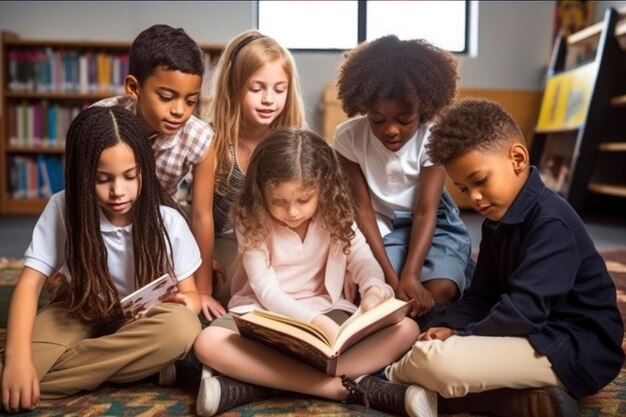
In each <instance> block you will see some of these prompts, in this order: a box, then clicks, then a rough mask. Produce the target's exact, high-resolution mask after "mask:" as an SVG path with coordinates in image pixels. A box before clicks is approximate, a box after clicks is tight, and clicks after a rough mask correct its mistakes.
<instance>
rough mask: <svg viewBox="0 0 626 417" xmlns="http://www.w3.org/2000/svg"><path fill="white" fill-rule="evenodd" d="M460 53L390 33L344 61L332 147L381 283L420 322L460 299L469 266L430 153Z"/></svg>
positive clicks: (461, 230)
mask: <svg viewBox="0 0 626 417" xmlns="http://www.w3.org/2000/svg"><path fill="white" fill-rule="evenodd" d="M456 82H457V62H456V60H455V58H454V56H453V55H452V54H451V53H449V52H446V51H444V50H442V49H439V48H437V47H435V46H433V45H431V44H430V43H428V42H427V41H425V40H400V39H398V37H396V36H395V35H389V36H384V37H381V38H379V39H376V40H373V41H371V42H367V43H364V44H361V45H359V46H358V47H356V48H355V49H354V50H352V51H350V52H349V53H348V54H347V57H346V59H345V61H344V62H343V63H342V65H341V67H340V70H339V76H338V79H337V86H338V90H339V98H340V99H341V104H342V107H343V109H344V110H345V112H346V113H347V114H348V116H350V117H352V116H355V115H363V116H361V117H356V118H353V119H351V120H348V121H346V122H344V123H343V124H341V125H340V126H338V127H337V130H336V132H335V138H334V141H333V145H334V147H335V149H336V150H337V152H338V153H339V154H340V155H341V161H342V163H343V165H344V167H345V168H346V171H347V173H348V175H349V177H350V179H351V185H352V189H353V192H354V194H355V196H356V200H357V204H358V206H359V219H358V220H359V227H360V228H361V230H362V231H363V234H364V235H365V236H366V238H367V241H368V243H369V245H370V247H371V248H372V252H373V253H374V256H375V257H376V259H377V260H378V262H379V263H380V265H381V266H382V268H383V271H384V273H385V279H386V281H387V283H388V284H390V285H391V286H392V287H393V288H394V290H395V291H396V294H397V296H398V297H399V298H402V299H404V300H413V303H412V310H411V315H412V316H413V317H416V316H421V315H423V314H425V313H427V312H428V311H430V310H431V309H432V308H433V306H434V305H435V302H450V301H453V300H455V299H457V298H458V297H460V295H461V294H462V293H463V290H464V288H465V287H466V285H467V283H468V281H469V278H470V277H471V273H472V270H473V262H472V261H471V259H470V250H471V244H470V238H469V233H468V231H467V228H466V227H465V225H464V224H463V222H462V221H461V218H460V217H459V209H458V208H457V206H456V204H455V203H454V201H453V200H452V199H451V198H450V196H449V195H448V193H447V192H446V190H445V188H444V182H445V170H444V169H443V168H442V167H441V166H437V165H435V164H433V163H432V162H431V161H430V159H429V158H428V155H426V151H425V145H426V144H427V143H428V141H429V140H430V134H429V128H430V126H431V120H432V119H433V117H434V116H435V115H436V114H437V113H438V112H439V111H440V110H441V109H442V108H443V107H444V106H446V105H448V104H449V103H450V102H451V101H452V99H453V98H454V96H455V94H456Z"/></svg>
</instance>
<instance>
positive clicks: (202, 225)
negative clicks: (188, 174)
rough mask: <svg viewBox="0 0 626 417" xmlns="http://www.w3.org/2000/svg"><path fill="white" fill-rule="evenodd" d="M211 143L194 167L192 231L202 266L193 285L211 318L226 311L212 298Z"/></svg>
mask: <svg viewBox="0 0 626 417" xmlns="http://www.w3.org/2000/svg"><path fill="white" fill-rule="evenodd" d="M213 149H214V148H213V146H211V147H210V148H209V150H208V151H207V155H206V156H205V158H204V159H203V160H202V161H201V162H200V163H198V164H196V165H195V166H194V168H193V182H192V198H193V200H192V204H191V230H192V232H193V234H194V237H195V238H196V242H197V243H198V247H199V248H200V255H201V256H202V265H200V268H199V269H198V271H197V272H196V278H195V279H196V285H197V287H198V292H199V294H200V299H201V303H202V313H203V314H204V316H205V317H206V318H207V320H211V319H213V318H214V317H221V316H223V315H224V314H226V311H225V310H224V307H222V305H221V304H220V303H219V302H218V301H217V300H216V299H215V298H213V268H212V266H213V243H214V225H213V186H214V184H215V152H214V150H213Z"/></svg>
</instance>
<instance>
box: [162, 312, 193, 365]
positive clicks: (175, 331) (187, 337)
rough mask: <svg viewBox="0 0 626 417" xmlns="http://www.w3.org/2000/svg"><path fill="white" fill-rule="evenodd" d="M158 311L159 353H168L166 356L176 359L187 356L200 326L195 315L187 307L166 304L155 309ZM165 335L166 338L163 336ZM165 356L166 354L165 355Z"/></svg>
mask: <svg viewBox="0 0 626 417" xmlns="http://www.w3.org/2000/svg"><path fill="white" fill-rule="evenodd" d="M155 309H159V310H160V311H155V313H156V314H159V313H161V314H159V316H160V317H159V321H160V325H159V331H158V334H157V337H158V338H159V340H160V341H161V343H160V344H161V345H162V346H161V347H160V351H161V352H170V354H169V355H168V356H172V357H178V356H181V355H185V354H187V352H189V351H190V350H191V348H192V347H193V343H194V341H195V339H196V337H197V336H198V334H199V333H200V330H201V329H202V326H201V324H200V320H199V319H198V316H196V314H195V313H194V312H193V311H191V310H189V309H188V308H187V307H185V306H182V305H179V304H172V303H166V304H163V305H161V306H157V307H155ZM165 335H167V336H165ZM166 354H167V353H166Z"/></svg>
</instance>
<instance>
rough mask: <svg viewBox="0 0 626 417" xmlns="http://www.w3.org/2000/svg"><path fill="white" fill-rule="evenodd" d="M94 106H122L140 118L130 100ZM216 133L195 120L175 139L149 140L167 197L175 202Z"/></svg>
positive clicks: (155, 137) (106, 101) (112, 100)
mask: <svg viewBox="0 0 626 417" xmlns="http://www.w3.org/2000/svg"><path fill="white" fill-rule="evenodd" d="M93 106H105V107H113V106H122V107H124V108H125V109H127V110H130V111H131V112H133V113H134V114H137V102H136V101H135V100H133V99H131V98H130V97H128V96H116V97H109V98H105V99H104V100H100V101H98V102H96V103H94V104H93ZM212 138H213V130H212V129H211V127H209V125H208V124H206V123H204V122H203V121H201V120H200V119H198V118H197V117H195V116H191V117H190V118H189V120H187V123H185V125H184V126H183V127H182V128H181V129H180V130H179V131H178V132H176V134H175V135H173V136H164V135H161V134H159V133H155V134H154V135H152V136H150V141H151V142H152V150H153V151H154V158H155V162H156V174H157V177H158V178H159V181H160V182H161V184H162V185H163V187H165V190H166V191H167V193H168V194H169V195H170V196H172V198H174V199H176V195H177V194H178V188H179V187H180V183H181V182H182V181H183V179H184V178H185V176H186V175H187V174H188V173H189V172H190V171H191V169H192V168H193V166H194V165H196V164H197V163H198V162H200V161H202V158H203V157H204V156H205V155H206V152H207V150H208V149H209V146H210V145H211V140H212Z"/></svg>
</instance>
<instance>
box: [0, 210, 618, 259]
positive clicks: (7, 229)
mask: <svg viewBox="0 0 626 417" xmlns="http://www.w3.org/2000/svg"><path fill="white" fill-rule="evenodd" d="M461 217H462V218H463V221H464V222H465V223H466V224H467V227H468V229H469V231H470V236H471V238H472V247H473V250H474V251H478V245H479V243H480V226H481V224H482V221H483V217H482V216H480V215H479V214H477V213H476V212H474V211H472V210H463V211H462V212H461ZM583 220H584V221H585V225H586V226H587V230H589V233H590V235H591V237H592V239H593V241H594V242H595V244H596V247H597V248H598V249H611V248H616V247H626V215H621V216H620V215H614V216H610V217H599V216H587V217H583ZM36 222H37V217H34V216H7V215H0V257H15V258H22V257H23V256H24V251H25V250H26V248H27V247H28V245H29V244H30V239H31V235H32V231H33V228H34V226H35V223H36Z"/></svg>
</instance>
